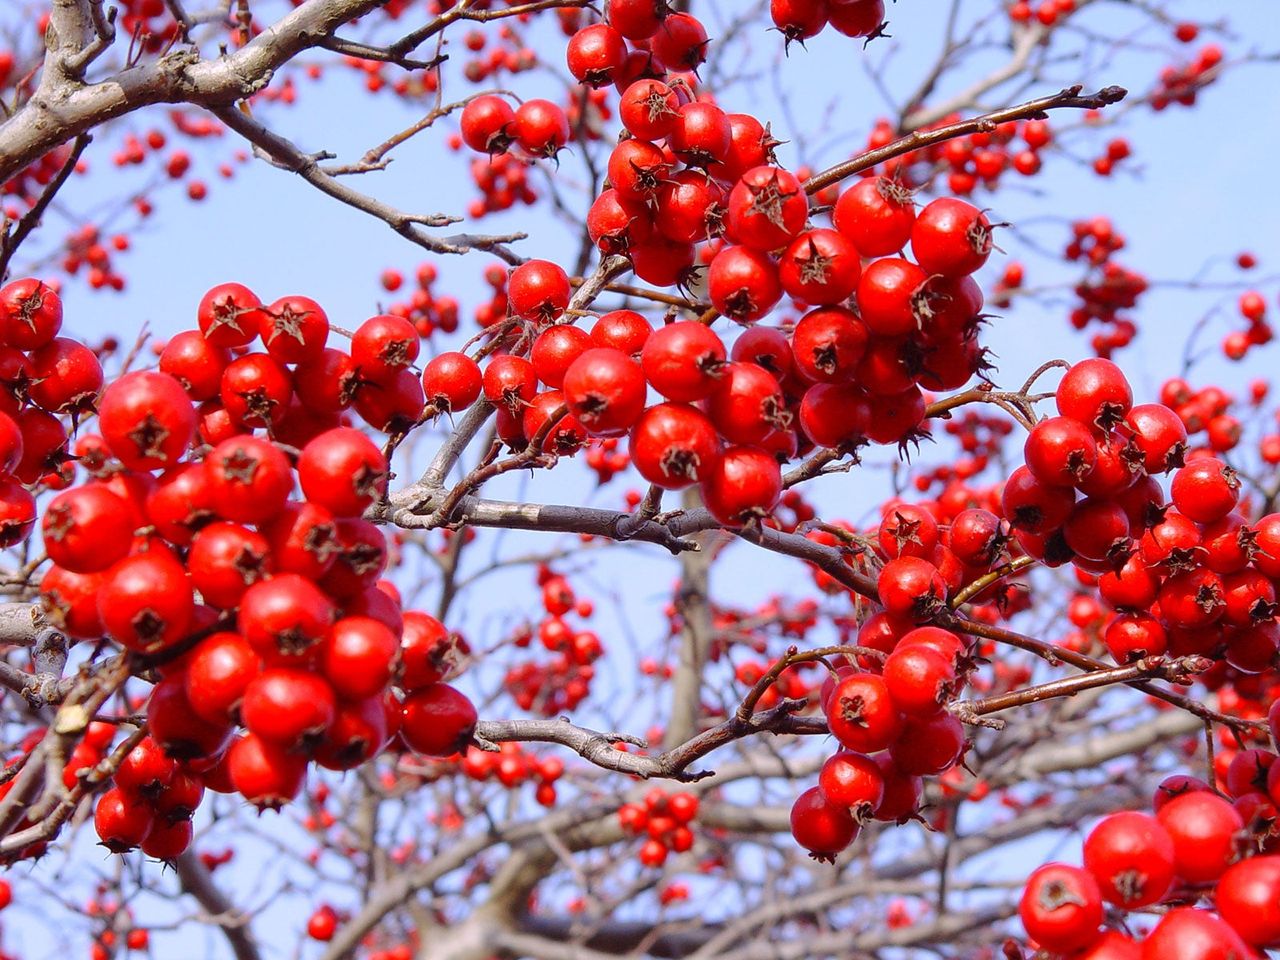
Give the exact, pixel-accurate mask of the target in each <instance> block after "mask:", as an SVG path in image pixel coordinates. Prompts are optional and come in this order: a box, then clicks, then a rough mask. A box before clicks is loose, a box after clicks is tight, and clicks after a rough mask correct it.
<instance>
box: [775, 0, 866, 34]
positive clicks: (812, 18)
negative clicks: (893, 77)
mask: <svg viewBox="0 0 1280 960" xmlns="http://www.w3.org/2000/svg"><path fill="white" fill-rule="evenodd" d="M769 15H770V16H771V17H772V18H773V25H774V27H776V28H777V29H778V31H779V32H780V33H781V34H782V35H783V36H784V37H786V40H787V44H788V45H790V43H791V42H792V41H793V40H799V41H800V42H802V43H803V42H804V41H805V40H809V39H811V38H812V37H816V36H817V35H818V34H820V33H821V32H822V31H823V30H825V29H826V28H827V27H828V26H830V27H831V29H832V30H835V31H836V33H839V34H843V35H844V36H846V37H866V38H867V39H868V40H871V39H873V38H875V37H878V36H882V35H883V34H884V30H885V28H886V27H887V26H888V23H886V22H885V19H884V0H770V3H769Z"/></svg>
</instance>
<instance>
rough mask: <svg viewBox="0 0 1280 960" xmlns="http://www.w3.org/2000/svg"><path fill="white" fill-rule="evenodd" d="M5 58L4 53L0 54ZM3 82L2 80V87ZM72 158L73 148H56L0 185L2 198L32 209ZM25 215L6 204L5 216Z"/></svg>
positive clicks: (15, 207)
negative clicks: (14, 200)
mask: <svg viewBox="0 0 1280 960" xmlns="http://www.w3.org/2000/svg"><path fill="white" fill-rule="evenodd" d="M0 56H3V53H0ZM2 84H3V80H0V85H2ZM69 156H71V147H70V146H67V145H64V146H61V147H54V148H53V149H52V150H50V151H49V152H48V153H46V154H44V155H43V156H41V157H40V159H38V160H35V161H33V162H31V163H29V164H27V165H26V166H25V167H23V168H22V169H21V170H19V171H18V172H17V173H15V174H14V175H13V176H12V177H10V178H9V179H8V180H6V181H5V182H4V183H2V184H0V197H4V198H6V200H8V199H9V198H14V199H17V200H20V201H22V203H23V205H24V206H26V207H31V206H33V205H34V204H35V202H36V201H37V200H38V199H39V198H40V194H41V193H42V192H43V190H44V188H45V187H47V186H48V185H49V184H50V183H51V182H52V181H53V178H54V177H56V176H57V175H58V171H59V170H61V169H62V168H63V166H64V165H65V164H66V162H67V158H68V157H69ZM22 214H23V210H22V209H21V208H20V207H18V206H16V205H13V204H12V203H6V204H5V207H4V215H5V216H6V217H8V218H9V219H10V220H17V219H18V218H19V217H21V216H22Z"/></svg>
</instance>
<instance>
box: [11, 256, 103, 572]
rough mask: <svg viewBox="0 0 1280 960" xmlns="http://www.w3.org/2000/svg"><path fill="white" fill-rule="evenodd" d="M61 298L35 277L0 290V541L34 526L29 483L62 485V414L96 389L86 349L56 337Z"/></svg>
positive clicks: (82, 408)
mask: <svg viewBox="0 0 1280 960" xmlns="http://www.w3.org/2000/svg"><path fill="white" fill-rule="evenodd" d="M61 328H62V300H61V298H60V297H59V296H58V293H57V291H56V290H54V289H53V288H52V287H51V286H49V285H48V284H46V283H43V282H41V281H40V280H35V279H30V278H28V279H23V280H15V281H13V282H11V283H9V284H6V285H5V286H4V287H3V288H0V546H5V547H9V546H13V545H14V544H15V543H19V542H20V541H22V540H24V539H26V537H27V536H28V534H30V532H31V530H32V529H33V527H34V526H35V520H36V503H35V498H34V497H33V496H32V495H31V493H30V492H29V491H28V489H27V487H28V486H36V485H40V484H43V485H45V486H48V487H61V486H65V485H66V484H67V483H68V482H69V481H70V479H71V476H72V467H71V466H70V464H69V462H68V461H69V459H70V457H69V456H68V453H67V438H68V434H67V427H66V425H65V424H64V422H63V418H67V419H71V420H74V419H75V418H77V417H79V416H81V415H83V414H85V413H87V412H89V411H91V410H92V409H93V404H94V402H95V401H96V399H97V396H98V392H99V391H100V390H101V389H102V383H103V376H102V365H101V363H99V361H98V357H97V355H96V354H94V352H93V351H92V350H90V349H89V348H88V347H86V346H84V344H82V343H79V342H77V341H75V340H72V339H69V338H67V337H60V336H58V332H59V331H60V330H61Z"/></svg>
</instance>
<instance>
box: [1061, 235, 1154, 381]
mask: <svg viewBox="0 0 1280 960" xmlns="http://www.w3.org/2000/svg"><path fill="white" fill-rule="evenodd" d="M1071 234H1072V238H1071V240H1070V242H1069V243H1068V244H1067V246H1066V248H1065V249H1064V250H1063V256H1064V257H1065V258H1066V259H1067V260H1068V261H1070V262H1073V263H1074V262H1078V261H1084V263H1086V264H1087V265H1088V267H1089V273H1088V274H1087V275H1086V276H1085V277H1084V279H1082V280H1081V281H1080V282H1079V283H1078V284H1076V287H1075V295H1076V296H1077V297H1078V298H1079V300H1080V303H1079V305H1078V306H1076V307H1073V308H1072V310H1071V314H1070V321H1071V326H1072V327H1074V328H1075V329H1077V330H1084V329H1085V328H1086V327H1088V326H1089V325H1090V324H1091V323H1099V324H1102V325H1103V326H1104V327H1105V329H1104V330H1102V331H1101V332H1099V333H1096V334H1094V336H1093V337H1092V338H1091V340H1090V345H1091V346H1092V348H1093V351H1094V353H1096V354H1097V355H1098V356H1100V357H1110V356H1111V355H1112V353H1114V352H1115V351H1116V350H1118V349H1120V348H1121V347H1126V346H1128V345H1129V344H1130V343H1131V342H1132V341H1133V338H1134V337H1135V336H1136V335H1137V332H1138V328H1137V325H1136V324H1135V323H1134V322H1133V321H1132V320H1130V319H1129V318H1128V317H1126V316H1122V315H1121V311H1123V310H1132V309H1133V308H1134V307H1136V306H1137V304H1138V298H1139V297H1141V296H1142V294H1144V293H1146V291H1147V286H1148V284H1147V278H1146V277H1144V276H1142V275H1141V274H1139V273H1135V272H1134V271H1132V270H1129V269H1128V268H1126V267H1123V266H1121V265H1120V264H1119V263H1116V262H1115V261H1114V260H1113V259H1112V255H1113V254H1114V253H1116V251H1118V250H1123V249H1124V246H1125V239H1124V236H1123V235H1121V234H1120V233H1119V232H1117V231H1116V230H1115V228H1114V227H1113V226H1112V223H1111V221H1110V219H1108V218H1107V217H1094V218H1093V219H1091V220H1078V221H1076V222H1075V223H1073V224H1072V225H1071Z"/></svg>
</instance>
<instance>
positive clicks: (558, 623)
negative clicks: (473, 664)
mask: <svg viewBox="0 0 1280 960" xmlns="http://www.w3.org/2000/svg"><path fill="white" fill-rule="evenodd" d="M538 585H539V587H541V590H542V607H543V609H544V610H545V611H546V616H545V617H544V618H543V619H542V620H541V621H540V622H539V623H538V624H537V626H536V627H525V628H523V629H521V630H520V631H519V632H518V633H517V634H516V636H515V637H514V639H513V643H514V645H515V646H516V647H522V648H523V647H528V646H529V645H530V644H531V642H532V640H533V637H534V636H535V635H536V636H537V638H538V641H539V642H540V643H541V644H542V646H543V647H544V648H545V649H546V650H549V651H551V652H552V653H554V654H555V657H553V658H552V659H551V660H550V661H547V662H542V663H540V662H535V661H526V662H524V663H517V664H514V665H513V666H512V667H511V668H510V669H508V670H507V674H506V679H505V681H504V686H505V687H506V688H507V690H508V691H510V693H511V696H512V697H513V698H514V699H515V702H516V705H517V706H518V707H520V709H522V710H534V711H537V712H538V713H541V714H542V715H543V716H547V717H554V716H557V715H559V714H563V713H568V712H570V711H572V710H574V709H575V708H577V706H578V705H579V704H580V703H582V701H583V700H585V699H586V698H587V696H588V695H589V694H590V693H591V681H592V680H594V679H595V667H594V666H593V664H594V663H595V662H596V661H597V660H599V659H600V657H601V656H603V655H604V646H603V645H602V644H601V643H600V637H599V636H598V635H597V634H596V633H595V632H594V631H592V630H578V629H575V628H574V627H572V626H570V625H569V623H568V622H567V621H566V620H565V619H564V618H565V617H566V616H567V615H569V614H571V613H572V614H576V615H577V616H579V617H582V618H584V619H585V618H588V617H590V616H591V614H592V613H593V605H592V603H591V601H590V600H587V599H585V598H584V599H579V598H577V597H576V596H575V595H574V592H573V588H572V587H571V586H570V585H569V581H568V580H566V579H565V578H564V577H563V576H560V575H558V574H555V573H553V572H552V570H551V569H550V568H549V567H546V566H541V567H539V569H538Z"/></svg>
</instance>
